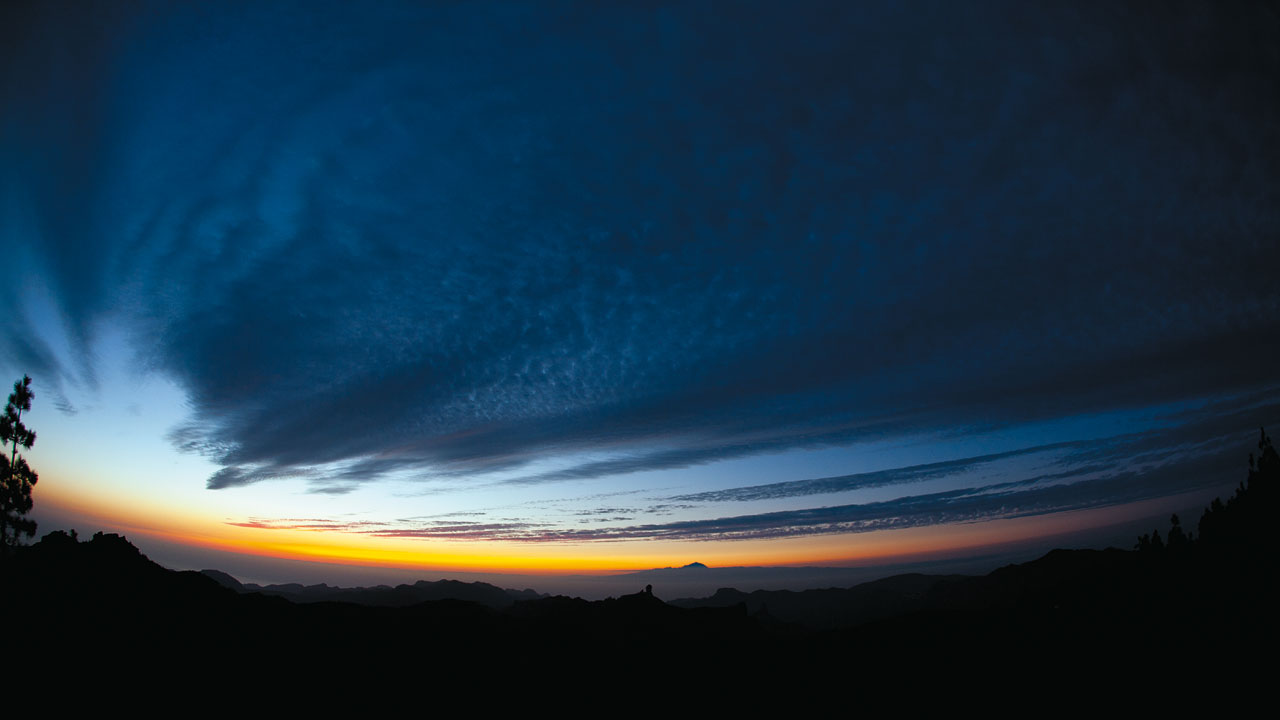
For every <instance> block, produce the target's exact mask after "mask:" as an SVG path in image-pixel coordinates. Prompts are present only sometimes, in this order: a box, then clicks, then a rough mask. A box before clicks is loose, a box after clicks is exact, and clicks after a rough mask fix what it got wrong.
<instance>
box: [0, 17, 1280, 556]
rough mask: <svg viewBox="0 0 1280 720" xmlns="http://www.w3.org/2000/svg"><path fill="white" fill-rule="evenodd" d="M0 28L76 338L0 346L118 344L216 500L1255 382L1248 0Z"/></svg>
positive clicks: (3, 103) (1263, 55)
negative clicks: (267, 488) (182, 400)
mask: <svg viewBox="0 0 1280 720" xmlns="http://www.w3.org/2000/svg"><path fill="white" fill-rule="evenodd" d="M304 7H305V11H304V9H303V8H304ZM4 12H5V13H7V14H8V17H6V20H8V22H0V27H5V28H7V29H6V30H3V31H0V32H4V33H6V34H5V35H4V37H3V38H2V39H3V42H0V45H3V47H4V50H3V51H0V52H3V53H4V54H3V55H2V56H0V68H3V69H0V83H2V84H0V107H3V108H4V110H3V111H2V114H0V130H2V131H3V132H2V133H0V137H2V138H3V140H2V141H0V143H2V144H0V167H3V170H0V173H3V176H0V188H3V190H4V192H3V195H4V197H6V198H7V199H8V200H7V202H8V204H7V205H6V206H4V207H3V208H0V210H2V211H3V212H4V213H6V218H7V220H8V222H6V226H7V229H6V230H5V231H4V233H3V236H2V242H3V243H4V246H5V247H6V248H7V249H8V250H12V251H13V252H6V255H7V256H13V257H19V258H20V261H21V262H22V263H24V265H23V266H22V269H23V270H24V272H27V273H29V274H31V275H33V276H36V277H39V278H41V279H42V282H43V284H44V285H46V286H48V287H49V288H50V291H51V292H52V294H53V296H54V299H55V303H56V305H57V307H58V308H59V309H60V312H61V313H62V314H63V315H64V316H65V319H66V322H67V323H68V325H69V327H70V328H71V334H72V336H73V337H74V338H78V339H79V341H80V342H81V343H82V344H81V345H79V350H80V351H81V353H82V355H83V357H81V358H80V359H79V360H77V361H74V362H72V363H71V364H68V362H67V361H66V360H65V359H60V358H59V357H58V355H57V353H55V352H54V351H52V350H51V349H50V348H49V347H47V346H45V345H43V344H42V343H41V342H40V341H39V339H38V338H39V337H40V335H39V333H38V332H33V329H32V328H31V327H30V321H16V320H14V321H10V322H9V323H6V325H5V326H4V328H3V330H4V335H5V337H4V342H5V346H6V348H7V350H6V352H7V354H8V356H9V357H8V358H7V360H8V361H9V362H10V363H14V364H19V363H21V364H24V365H25V366H27V367H31V368H33V371H34V369H35V368H38V369H39V370H40V371H41V372H43V373H46V374H58V373H61V374H63V375H64V376H65V377H68V378H69V377H72V376H74V375H76V374H77V373H81V374H83V372H84V368H90V369H91V368H92V358H90V357H89V356H88V354H87V353H88V348H89V345H88V338H89V337H91V335H92V330H93V328H94V327H95V326H96V325H97V324H100V323H104V322H111V323H120V324H122V325H123V326H124V327H126V328H127V331H128V333H129V336H130V337H131V339H132V342H133V344H134V347H135V349H136V350H137V352H138V353H139V360H138V362H139V363H142V364H144V365H145V366H146V367H148V368H150V369H151V370H153V371H155V372H161V373H165V374H167V375H169V376H170V377H173V378H175V379H177V380H178V381H179V382H180V384H181V385H182V386H183V387H184V388H185V389H186V391H187V392H188V393H189V397H190V403H191V407H192V411H193V416H192V420H191V422H190V423H189V424H188V425H185V426H183V427H181V428H178V429H176V430H175V431H174V433H173V435H172V439H173V441H174V443H175V445H177V446H178V447H180V448H182V449H184V450H188V451H192V452H199V453H203V454H205V455H207V456H208V457H210V458H212V459H213V460H214V461H216V462H217V463H218V464H219V465H220V468H221V469H220V470H218V471H217V472H216V473H215V474H214V475H213V476H212V477H210V478H209V480H208V485H209V487H211V488H219V489H221V488H231V487H235V486H241V485H245V484H248V483H254V482H262V481H269V480H272V479H276V478H285V477H292V478H297V477H302V478H308V479H311V480H312V481H313V482H314V483H315V488H316V489H317V490H318V491H323V492H343V491H345V490H349V489H350V488H352V487H355V486H356V485H358V484H361V483H367V482H373V481H377V480H379V479H381V478H387V477H406V476H409V477H418V478H422V479H431V478H469V477H473V476H483V475H485V474H486V473H498V472H501V473H503V474H502V475H501V477H503V478H505V479H506V481H510V482H550V481H556V480H565V479H591V478H598V477H604V476H615V475H620V474H627V473H632V472H638V471H647V470H655V469H674V468H685V467H690V466H693V465H698V464H702V463H707V462H711V461H715V460H721V459H727V458H733V457H743V456H748V455H752V454H758V453H764V452H775V451H780V450H786V449H794V448H819V447H830V446H839V445H845V444H849V443H852V442H855V441H858V440H863V439H867V438H878V437H886V436H897V435H902V434H906V433H920V432H930V431H935V430H939V429H954V428H967V427H975V426H977V427H989V426H1000V425H1009V424H1014V423H1019V422H1024V421H1031V420H1043V419H1051V418H1056V417H1062V416H1066V415H1073V414H1080V413H1089V412H1098V411H1102V410H1109V409H1115V408H1123V407H1138V406H1142V405H1147V404H1155V403H1166V402H1173V401H1177V400H1183V399H1188V398H1195V397H1212V396H1215V395H1220V394H1227V393H1241V392H1244V393H1248V392H1253V391H1255V390H1256V389H1257V388H1259V387H1262V386H1265V385H1267V384H1269V383H1271V382H1274V380H1275V378H1274V376H1273V374H1272V373H1274V368H1273V364H1274V363H1273V359H1274V358H1275V357H1276V355H1277V353H1276V351H1277V350H1278V349H1280V332H1277V330H1280V286H1278V285H1277V282H1276V279H1275V273H1274V272H1272V271H1271V270H1269V269H1274V268H1275V267H1276V265H1277V260H1280V251H1278V250H1277V248H1278V246H1277V244H1276V243H1275V238H1276V237H1280V215H1278V213H1280V193H1278V192H1277V190H1280V183H1278V181H1277V178H1280V174H1278V173H1277V170H1280V156H1278V155H1277V152H1276V148H1280V137H1278V134H1280V114H1278V111H1280V97H1278V96H1277V94H1276V93H1275V92H1274V90H1275V88H1274V83H1275V78H1276V77H1277V76H1280V67H1277V64H1278V63H1280V61H1278V60H1277V55H1276V54H1275V53H1274V52H1273V51H1272V50H1271V49H1270V44H1271V42H1272V41H1273V39H1274V37H1275V32H1274V31H1275V29H1276V25H1277V20H1276V17H1275V13H1274V11H1273V10H1272V9H1270V8H1269V7H1268V6H1266V5H1264V4H1259V5H1256V6H1248V7H1239V8H1234V9H1230V10H1228V9H1223V8H1219V7H1216V6H1215V5H1214V4H1209V3H1206V4H1202V5H1201V4H1194V3H1193V4H1190V5H1186V6H1183V9H1182V10H1179V11H1172V10H1168V9H1162V10H1160V11H1158V12H1156V11H1154V10H1153V11H1151V12H1152V13H1156V14H1154V15H1147V14H1145V12H1144V11H1140V10H1133V9H1126V8H1110V7H1098V8H1085V9H1080V8H1073V7H1064V8H1061V9H1050V10H1045V9H1040V8H1032V7H1028V6H1026V5H1025V4H1022V3H1009V4H1007V5H999V4H997V5H989V6H984V7H982V8H977V9H974V8H968V7H964V6H960V5H956V4H952V3H937V4H933V3H925V4H921V5H919V6H915V5H912V6H907V7H899V6H898V5H897V4H892V3H885V4H871V5H868V4H865V3H857V4H849V3H833V4H830V5H826V4H814V5H811V6H806V7H805V8H804V9H802V10H799V11H797V10H795V9H794V8H789V7H785V6H783V5H781V4H777V3H762V4H759V5H751V4H742V3H732V4H729V5H726V6H723V7H720V6H715V5H711V4H706V5H698V6H697V7H695V8H687V7H678V6H673V7H670V8H660V7H659V8H654V7H635V8H631V7H628V8H622V7H616V6H613V5H612V4H609V5H606V6H604V7H597V6H593V5H590V4H584V5H577V4H566V5H563V6H559V5H557V6H555V7H549V6H540V5H535V6H529V5H525V4H513V5H509V6H505V5H489V6H485V7H484V8H477V7H474V6H469V5H466V4H464V5H461V6H457V7H449V8H442V7H431V6H427V7H422V6H421V5H420V4H417V3H403V4H399V3H388V4H381V5H378V6H376V7H374V8H372V9H369V8H363V7H362V8H359V9H357V8H355V7H353V6H349V5H347V4H343V3H335V4H333V5H332V6H324V5H321V4H318V3H306V4H305V6H303V7H298V6H293V5H291V4H288V3H262V4H255V5H254V7H252V8H248V9H246V8H235V9H231V8H221V7H215V8H212V9H211V8H202V9H192V8H185V7H181V6H179V7H169V6H160V7H155V8H151V9H149V10H147V11H145V12H140V11H134V10H132V9H126V8H122V7H115V6H108V7H101V6H98V5H93V6H89V7H88V8H70V7H67V6H66V5H65V4H55V5H53V6H48V5H45V4H32V5H23V6H15V7H13V8H9V9H6V10H5V11H4ZM20 291H21V286H19V285H13V284H6V286H5V288H4V289H3V290H0V293H2V295H0V300H2V301H3V302H4V303H5V305H6V307H9V308H21V307H22V304H23V300H22V297H21V296H20V294H19V293H20ZM6 315H7V316H8V317H10V318H17V317H23V316H22V314H21V313H6ZM578 457H581V458H583V459H581V460H580V461H579V460H572V461H566V462H567V463H568V464H564V463H562V464H561V465H559V466H556V467H553V468H551V469H546V468H545V467H543V466H541V465H537V464H536V463H535V462H534V461H540V460H546V459H549V458H550V459H565V458H578ZM970 461H971V462H981V461H982V459H981V458H974V459H971V460H970ZM970 461H966V462H970ZM948 469H949V467H948V466H945V465H944V466H930V467H924V468H907V469H901V470H893V471H887V473H886V474H884V475H883V476H874V477H867V476H849V477H842V478H824V479H822V480H804V481H797V482H798V483H799V484H790V485H783V486H770V487H767V488H746V489H740V490H735V491H730V494H731V495H736V497H738V498H739V499H764V498H774V497H781V496H787V497H795V496H798V495H803V494H806V493H810V492H812V493H819V492H825V491H826V490H824V488H829V487H830V486H832V484H833V483H834V484H835V485H838V486H840V487H845V486H849V485H851V484H858V483H864V484H865V483H903V482H910V481H911V480H912V479H913V478H914V477H916V475H917V474H925V475H928V474H930V473H937V472H940V471H943V470H948ZM493 477H499V476H497V475H494V476H493ZM1127 477H1130V476H1127V475H1126V476H1123V477H1121V476H1116V477H1115V478H1113V482H1117V483H1123V482H1127V480H1125V479H1124V478H1127ZM1132 477H1138V476H1137V475H1134V476H1132ZM1010 491H1012V490H1010ZM1019 492H1022V491H1019ZM1035 492H1037V493H1041V495H1038V496H1037V497H1039V498H1043V499H1042V500H1032V499H1030V498H1031V496H1029V495H1023V496H1022V497H1024V498H1027V502H1028V503H1030V505H1028V507H1033V508H1038V507H1059V508H1062V507H1072V506H1083V505H1088V504H1089V503H1091V502H1095V500H1092V499H1090V498H1094V497H1095V495H1094V494H1092V493H1091V491H1090V490H1089V489H1088V487H1086V486H1081V487H1078V488H1076V492H1078V493H1079V495H1078V496H1072V497H1071V498H1067V495H1070V494H1071V492H1073V491H1069V490H1064V489H1061V488H1060V487H1058V486H1054V487H1052V488H1044V489H1041V490H1036V491H1035ZM1060 494H1061V495H1062V497H1059V495H1060ZM1137 494H1138V495H1141V494H1142V493H1137ZM714 495H715V493H694V494H691V495H689V496H688V498H686V499H689V498H693V499H696V500H698V501H700V502H711V501H715V500H717V499H719V498H717V497H714ZM1112 495H1113V493H1110V492H1108V493H1106V496H1107V497H1111V496H1112ZM1001 497H1002V496H1001V494H1000V492H999V491H995V490H993V491H989V492H982V493H978V494H966V493H964V492H958V493H956V494H949V495H945V494H944V495H929V496H922V498H923V499H918V500H917V499H910V498H904V499H903V500H901V501H895V503H896V504H894V505H893V506H892V508H889V506H885V507H882V508H878V509H876V510H875V513H878V514H875V515H867V514H866V513H867V512H869V511H867V510H865V508H863V506H857V507H856V508H855V507H842V508H825V509H823V511H822V512H819V511H816V510H815V511H805V512H811V513H812V514H810V515H803V516H795V517H792V516H788V518H787V519H786V520H785V521H776V518H777V517H778V516H776V515H772V514H770V515H767V516H766V515H762V516H759V517H758V518H756V519H753V520H750V521H739V520H734V523H745V524H743V528H744V529H743V530H741V532H742V533H751V532H755V531H754V530H751V528H754V527H761V526H767V527H769V528H775V529H773V530H767V531H762V532H781V531H778V530H776V528H778V527H791V528H796V527H822V528H829V527H840V528H845V529H856V528H860V527H872V526H878V525H877V523H881V524H883V523H882V521H880V520H877V519H876V518H880V517H889V516H890V514H886V513H888V510H889V509H892V513H896V514H893V515H892V516H893V517H897V518H900V519H901V522H907V523H911V522H916V520H913V519H912V518H926V517H933V518H935V519H936V518H938V517H944V516H945V517H954V518H965V517H971V516H975V515H981V514H984V513H987V514H989V513H990V512H991V508H993V507H996V506H997V505H998V504H999V503H1000V502H1001ZM761 518H763V519H761ZM706 522H709V523H713V524H714V523H715V522H721V521H718V520H717V521H706ZM884 522H888V521H884ZM921 522H923V521H921ZM458 527H459V528H461V527H462V526H458ZM646 527H647V526H646ZM734 527H737V525H734V526H733V527H729V526H725V527H721V526H719V525H715V526H714V527H713V526H712V525H699V526H698V528H696V529H695V528H692V527H690V526H678V527H674V529H672V530H671V532H676V533H683V534H693V535H698V534H699V533H701V534H707V535H716V536H731V535H734V534H735V533H738V532H739V531H738V530H735V529H733V528H734ZM439 532H445V531H439ZM448 532H454V530H449V531H448ZM457 532H464V531H463V530H461V529H459V530H457ZM467 532H471V531H467ZM478 532H490V533H495V532H496V533H506V534H505V535H504V537H509V536H512V535H511V533H513V532H514V533H516V534H518V533H525V532H533V530H531V529H530V528H528V527H525V526H519V527H514V528H510V527H502V526H494V525H484V526H483V528H482V529H481V530H479V531H478ZM617 532H623V531H621V530H619V531H617ZM627 532H630V533H632V534H640V535H645V534H646V533H649V534H650V535H652V534H653V533H659V534H660V533H662V532H666V530H655V529H650V530H645V529H643V528H639V529H637V528H633V529H631V530H628V531H627ZM646 536H649V535H646ZM699 536H701V535H699Z"/></svg>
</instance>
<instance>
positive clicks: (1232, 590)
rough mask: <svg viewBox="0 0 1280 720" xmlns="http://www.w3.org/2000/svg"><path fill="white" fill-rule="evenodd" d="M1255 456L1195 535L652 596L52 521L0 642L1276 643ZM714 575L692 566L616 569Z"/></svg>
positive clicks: (178, 651)
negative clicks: (162, 558)
mask: <svg viewBox="0 0 1280 720" xmlns="http://www.w3.org/2000/svg"><path fill="white" fill-rule="evenodd" d="M1264 458H1270V459H1268V460H1267V463H1269V464H1268V465H1266V467H1268V468H1270V470H1268V473H1270V475H1267V473H1263V472H1261V471H1259V472H1256V473H1251V475H1250V483H1249V485H1248V486H1247V487H1246V486H1244V485H1242V487H1241V489H1240V490H1239V491H1238V492H1237V494H1236V496H1235V497H1233V498H1231V499H1230V500H1229V501H1228V502H1227V503H1225V504H1224V503H1221V502H1215V503H1214V505H1213V506H1212V507H1211V508H1210V509H1209V510H1208V511H1206V512H1205V514H1204V517H1203V518H1202V519H1201V520H1200V522H1199V524H1198V528H1199V534H1198V535H1193V534H1191V533H1188V532H1186V531H1184V530H1183V529H1182V528H1181V527H1180V525H1179V524H1177V522H1176V518H1175V522H1173V524H1172V527H1171V528H1170V529H1169V530H1168V531H1167V533H1166V536H1165V537H1167V540H1165V539H1164V538H1162V537H1161V536H1160V534H1159V533H1158V532H1157V533H1154V534H1153V535H1149V536H1143V537H1142V538H1141V541H1140V542H1139V543H1138V547H1139V548H1140V549H1135V550H1119V549H1114V548H1113V549H1109V550H1101V551H1099V550H1055V551H1052V552H1050V553H1048V554H1046V555H1044V556H1043V557H1041V558H1039V559H1037V560H1034V561H1032V562H1027V563H1020V564H1011V565H1007V566H1005V567H1002V568H1000V569H998V570H995V571H993V572H991V573H988V574H986V575H982V576H965V575H928V574H905V575H898V576H895V577H890V578H884V579H881V580H877V581H874V582H868V583H862V584H858V585H854V586H852V587H845V588H830V589H825V590H805V591H800V592H793V591H781V590H757V591H755V592H750V593H744V592H740V591H738V590H735V589H732V588H727V587H726V588H721V589H719V590H717V591H716V592H714V593H713V594H711V595H709V596H706V597H700V598H686V599H680V600H673V601H671V602H669V603H667V602H663V601H662V600H660V599H659V598H658V597H657V596H656V595H654V594H652V593H650V592H648V591H647V590H642V589H640V588H637V590H640V591H639V592H636V593H632V594H627V595H623V596H620V597H616V598H609V599H606V600H599V601H594V602H592V601H587V600H582V599H579V598H571V597H566V596H554V597H551V596H545V595H540V594H538V593H537V592H535V591H533V590H520V591H514V590H504V589H502V588H499V587H497V586H494V585H490V584H486V583H463V582H457V581H452V580H442V581H437V582H426V581H420V582H417V583H413V584H404V585H398V586H395V587H390V586H376V587H371V588H335V587H330V586H328V585H311V586H303V585H297V584H292V585H270V586H265V587H263V586H258V585H252V584H242V583H240V582H238V581H237V580H236V579H235V578H233V577H231V576H230V575H227V574H226V573H222V572H219V571H217V570H206V571H203V572H190V571H185V572H177V571H171V570H166V569H164V568H162V567H160V566H159V565H157V564H155V563H154V562H152V561H150V560H149V559H147V558H146V557H145V556H144V555H143V554H142V553H141V552H139V551H138V549H137V548H136V547H134V546H133V545H132V544H130V543H129V542H128V541H127V540H126V539H124V538H123V537H120V536H118V535H111V534H103V533H98V534H96V535H95V536H94V537H93V538H92V539H90V540H88V541H80V540H78V539H77V538H75V537H74V536H70V535H68V534H66V533H63V532H54V533H50V534H48V535H46V536H45V537H44V538H43V539H41V541H40V542H38V543H36V544H35V545H33V546H30V547H24V548H21V549H20V551H19V552H17V553H16V554H10V555H6V556H3V558H2V559H0V617H2V618H7V619H9V622H8V625H7V626H6V627H7V630H8V634H7V639H8V645H7V647H10V648H12V649H15V651H16V650H18V649H21V652H22V653H23V656H24V657H27V656H28V655H29V654H30V653H32V652H35V650H38V649H43V650H46V651H48V652H49V653H54V652H58V653H62V652H72V651H74V652H87V651H93V652H100V651H101V649H103V648H133V649H135V650H136V649H137V648H146V649H147V653H148V655H149V656H150V657H157V658H160V657H186V656H188V655H190V653H192V652H197V651H198V652H199V653H200V654H201V656H202V657H210V658H218V659H220V660H219V661H220V662H224V663H225V664H226V665H225V666H226V667H227V668H229V669H232V670H234V669H236V668H239V667H240V666H241V665H243V664H244V663H246V662H249V663H257V664H258V665H262V664H266V663H268V662H270V661H271V658H274V657H277V653H279V652H283V651H285V650H287V652H288V653H290V657H292V658H297V657H304V658H308V657H309V658H313V659H315V660H316V661H317V662H318V660H319V658H328V657H362V658H390V657H401V656H402V655H403V654H404V653H405V652H406V650H407V649H415V652H422V651H426V649H430V651H431V652H433V653H436V655H433V657H437V658H440V659H441V662H443V661H444V659H445V658H447V660H448V663H449V666H450V667H453V666H457V665H458V664H459V663H462V666H468V665H466V664H467V663H473V664H476V666H477V667H486V666H487V665H488V664H490V663H493V662H510V661H512V660H513V659H515V658H522V659H526V660H531V661H535V662H536V663H537V664H539V666H543V665H546V666H547V667H553V666H557V664H560V665H564V666H565V667H570V666H575V664H581V663H583V662H588V663H591V662H595V663H596V664H599V663H603V662H606V661H609V662H613V661H616V660H617V659H618V658H647V659H648V661H649V662H660V663H671V662H676V661H678V662H681V663H686V664H688V665H689V668H690V669H691V670H695V668H694V664H695V663H696V664H697V666H698V667H702V666H703V665H705V664H706V663H711V664H712V665H715V666H717V667H738V665H739V664H740V663H742V662H744V660H745V659H747V658H750V659H751V663H752V664H751V667H753V668H757V669H758V668H760V667H765V666H768V667H772V668H774V670H775V671H781V670H791V669H795V668H796V667H799V666H801V665H805V664H812V663H819V662H830V658H833V657H838V658H840V660H839V662H840V663H841V665H840V667H842V668H844V672H846V674H847V673H850V672H854V671H855V670H856V672H857V673H862V674H864V675H865V674H867V673H875V672H879V671H881V670H883V669H884V668H888V667H894V666H895V665H894V664H895V663H898V664H899V665H900V664H901V663H908V664H910V665H911V666H912V667H918V666H920V664H921V663H926V664H929V663H932V664H935V665H937V666H939V667H942V666H949V665H948V664H955V663H959V664H966V663H972V662H973V661H974V658H975V657H982V658H984V659H989V658H993V657H994V658H1003V659H1004V660H1003V661H1004V662H1008V663H1013V662H1015V660H1014V659H1015V658H1017V659H1018V660H1017V662H1018V663H1019V664H1020V665H1025V664H1026V662H1031V661H1034V662H1041V663H1043V662H1066V661H1070V662H1083V661H1085V660H1084V659H1087V662H1090V663H1094V664H1096V663H1098V662H1104V661H1105V662H1110V661H1114V662H1117V663H1119V662H1128V661H1129V659H1133V661H1134V662H1137V661H1138V660H1137V659H1138V658H1151V657H1155V658H1170V659H1169V660H1167V661H1165V660H1161V662H1162V663H1163V662H1168V663H1172V665H1171V667H1180V664H1185V663H1186V662H1187V659H1189V658H1214V657H1232V656H1234V654H1236V653H1239V652H1243V651H1244V649H1245V648H1246V647H1247V646H1252V645H1254V644H1258V643H1261V644H1262V646H1266V647H1269V642H1270V641H1271V640H1274V637H1275V633H1274V630H1275V627H1274V620H1273V619H1272V618H1273V609H1272V604H1273V599H1274V585H1275V580H1276V567H1277V563H1276V560H1277V537H1276V534H1275V533H1274V531H1273V524H1274V523H1273V520H1274V513H1273V512H1272V510H1273V509H1274V507H1275V502H1274V490H1275V487H1276V485H1277V484H1280V483H1275V482H1274V480H1275V477H1274V475H1276V474H1277V473H1276V472H1275V470H1276V469H1280V459H1277V458H1275V457H1274V452H1272V453H1271V454H1270V456H1264ZM1259 465H1260V466H1262V465H1263V463H1261V462H1260V463H1259ZM1264 476H1269V477H1271V480H1272V482H1260V480H1262V479H1265V477H1264ZM716 572H717V571H716V570H714V569H711V568H707V567H706V566H705V565H702V564H701V563H691V564H689V565H686V566H684V567H679V568H662V569H658V570H651V571H647V572H644V573H636V574H634V575H633V576H632V577H634V578H635V579H636V580H637V582H638V581H640V580H644V579H648V578H668V579H672V578H678V577H681V576H714V575H715V573H716ZM641 587H643V586H641ZM441 653H443V655H442V654H441ZM832 653H836V654H835V655H833V654H832ZM974 653H979V654H978V655H975V654H974ZM824 658H826V659H827V660H823V659H824ZM593 659H594V660H593ZM44 660H45V661H49V662H56V661H58V658H56V657H52V656H48V657H44ZM548 663H550V664H549V665H548ZM394 667H400V666H394ZM1161 667H1164V665H1162V666H1161Z"/></svg>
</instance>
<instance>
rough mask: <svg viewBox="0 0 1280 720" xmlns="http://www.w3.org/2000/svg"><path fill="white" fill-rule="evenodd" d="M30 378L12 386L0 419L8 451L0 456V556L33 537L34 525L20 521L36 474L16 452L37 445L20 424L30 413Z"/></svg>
mask: <svg viewBox="0 0 1280 720" xmlns="http://www.w3.org/2000/svg"><path fill="white" fill-rule="evenodd" d="M34 397H35V393H33V392H31V378H30V377H28V376H26V375H23V376H22V379H21V380H19V381H17V382H15V383H14V384H13V392H12V393H10V395H9V404H8V405H6V406H5V409H4V415H2V416H0V443H3V446H4V447H6V448H7V449H8V452H7V453H0V552H3V553H7V552H8V549H9V547H10V546H13V545H17V544H18V543H19V542H21V540H22V536H24V535H25V536H27V537H30V536H32V535H35V534H36V523H35V521H34V520H30V519H27V518H24V517H22V516H23V515H26V514H27V513H28V512H30V511H31V488H32V486H33V485H35V484H36V480H37V479H38V478H37V476H36V471H35V470H32V469H31V466H30V465H28V464H27V460H26V458H24V457H22V456H21V455H19V454H18V448H19V446H21V447H22V448H23V449H26V450H30V449H31V446H32V445H34V444H35V442H36V434H35V431H33V430H31V429H29V428H28V427H27V426H26V425H23V424H22V413H24V412H26V411H27V410H30V409H31V400H32V399H33V398H34Z"/></svg>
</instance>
